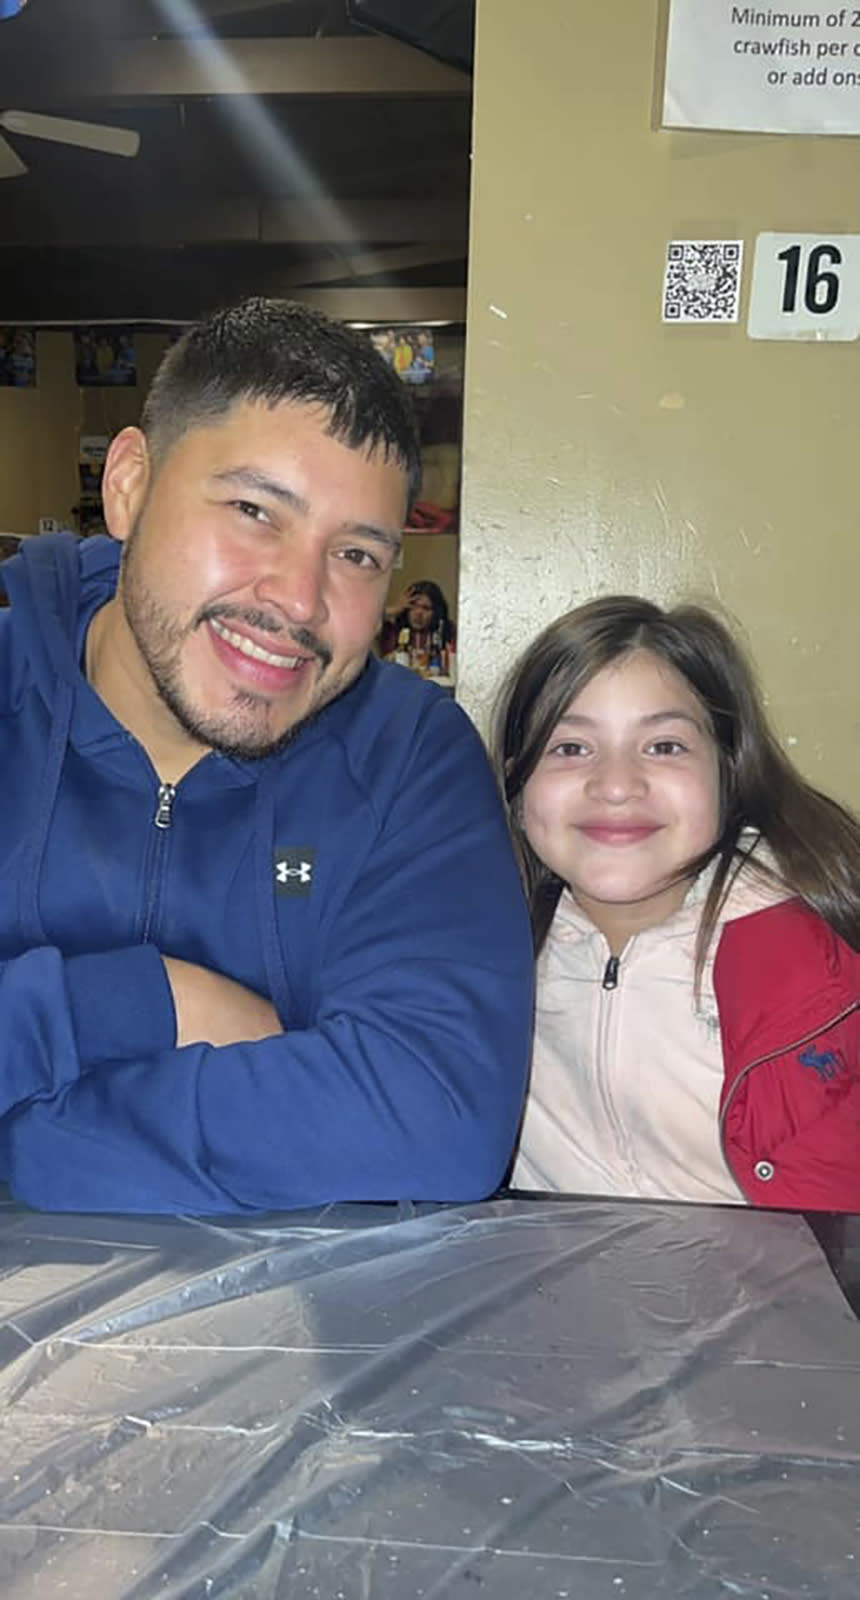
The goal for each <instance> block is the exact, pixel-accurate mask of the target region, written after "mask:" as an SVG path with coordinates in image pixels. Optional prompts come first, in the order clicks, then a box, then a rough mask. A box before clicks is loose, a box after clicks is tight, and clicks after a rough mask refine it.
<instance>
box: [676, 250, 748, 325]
mask: <svg viewBox="0 0 860 1600" xmlns="http://www.w3.org/2000/svg"><path fill="white" fill-rule="evenodd" d="M742 257H743V241H742V240H740V239H675V240H673V241H672V243H671V244H670V245H669V246H668V248H667V250H666V276H665V278H664V280H663V321H664V322H737V320H738V308H739V304H740V290H741V260H742Z"/></svg>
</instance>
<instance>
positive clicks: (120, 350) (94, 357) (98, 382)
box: [75, 327, 137, 389]
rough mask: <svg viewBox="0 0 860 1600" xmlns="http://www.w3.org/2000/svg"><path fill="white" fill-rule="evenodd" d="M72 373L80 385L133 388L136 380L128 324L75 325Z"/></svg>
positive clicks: (132, 344) (96, 387) (130, 333)
mask: <svg viewBox="0 0 860 1600" xmlns="http://www.w3.org/2000/svg"><path fill="white" fill-rule="evenodd" d="M75 377H76V379H77V383H78V387H79V388H81V389H114V388H117V387H119V386H124V387H127V388H133V387H134V385H135V384H136V383H137V363H136V361H135V354H134V335H133V333H132V331H131V329H130V328H103V327H102V328H100V327H89V328H83V327H82V328H76V329H75Z"/></svg>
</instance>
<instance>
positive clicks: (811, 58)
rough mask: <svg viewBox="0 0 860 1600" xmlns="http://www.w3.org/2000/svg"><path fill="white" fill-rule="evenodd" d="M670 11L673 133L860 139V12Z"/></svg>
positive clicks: (722, 3) (686, 0)
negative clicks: (819, 135)
mask: <svg viewBox="0 0 860 1600" xmlns="http://www.w3.org/2000/svg"><path fill="white" fill-rule="evenodd" d="M670 7H671V9H670V12H669V38H668V44H667V50H666V84H665V92H664V96H663V124H664V126H665V127H667V128H727V129H745V130H748V131H751V132H758V133H860V5H858V6H857V7H854V6H836V7H825V8H822V9H821V10H814V9H813V8H812V7H805V6H795V5H793V4H790V3H787V4H785V5H776V6H770V5H767V6H756V5H735V4H733V3H732V0H670Z"/></svg>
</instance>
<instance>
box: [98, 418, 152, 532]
mask: <svg viewBox="0 0 860 1600" xmlns="http://www.w3.org/2000/svg"><path fill="white" fill-rule="evenodd" d="M151 471H152V468H151V463H150V458H149V449H148V447H147V443H146V436H145V434H143V433H142V432H141V430H140V428H123V430H122V432H121V433H118V434H117V435H116V436H115V438H113V439H111V442H110V445H109V447H108V453H107V456H106V457H105V465H104V472H103V473H102V504H103V506H104V515H105V526H106V527H107V530H108V532H109V533H111V534H112V535H113V537H114V538H115V539H119V541H120V543H121V544H124V543H125V541H126V539H127V538H128V536H129V534H130V533H131V531H132V529H133V528H134V526H135V523H136V522H137V519H138V517H139V515H140V511H141V507H142V505H143V503H144V500H145V499H146V491H147V489H148V487H149V480H150V476H151Z"/></svg>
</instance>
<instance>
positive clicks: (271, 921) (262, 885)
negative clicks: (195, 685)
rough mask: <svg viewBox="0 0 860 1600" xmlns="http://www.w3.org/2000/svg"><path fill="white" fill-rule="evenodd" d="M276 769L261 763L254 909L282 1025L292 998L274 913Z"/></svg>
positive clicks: (256, 825)
mask: <svg viewBox="0 0 860 1600" xmlns="http://www.w3.org/2000/svg"><path fill="white" fill-rule="evenodd" d="M278 778H279V769H278V767H277V766H276V764H275V763H264V764H263V767H262V770H261V772H260V776H259V778H258V780H257V796H256V817H255V827H254V836H255V837H254V846H255V860H254V870H255V876H256V880H257V883H256V889H257V897H256V898H257V908H258V912H259V918H260V942H261V944H262V947H263V961H264V962H265V967H266V978H267V981H268V985H269V998H270V999H271V1002H272V1005H273V1006H274V1008H275V1010H276V1011H277V1013H278V1016H279V1017H280V1019H281V1021H282V1022H284V1023H285V1022H286V1019H287V1018H288V1017H290V1016H293V1014H294V1013H293V997H292V993H291V991H290V983H289V978H288V976H287V972H286V968H285V966H284V957H283V953H282V951H281V940H280V935H279V933H278V922H277V917H276V914H275V884H274V876H273V874H274V853H275V790H276V785H277V782H278Z"/></svg>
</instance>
